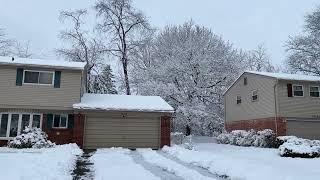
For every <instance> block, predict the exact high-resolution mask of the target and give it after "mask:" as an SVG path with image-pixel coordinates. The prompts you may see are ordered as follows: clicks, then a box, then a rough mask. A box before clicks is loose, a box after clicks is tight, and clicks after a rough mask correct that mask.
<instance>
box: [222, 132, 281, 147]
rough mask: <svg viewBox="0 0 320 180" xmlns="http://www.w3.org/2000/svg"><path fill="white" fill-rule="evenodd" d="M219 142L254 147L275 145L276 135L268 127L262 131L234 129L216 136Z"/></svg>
mask: <svg viewBox="0 0 320 180" xmlns="http://www.w3.org/2000/svg"><path fill="white" fill-rule="evenodd" d="M217 141H218V142H219V143H221V144H232V145H237V146H255V147H268V148H274V147H276V144H277V143H276V136H275V134H274V133H273V131H272V130H270V129H265V130H263V131H258V132H256V131H254V130H253V129H252V130H249V131H245V130H234V131H231V132H230V133H222V134H220V135H219V136H218V137H217Z"/></svg>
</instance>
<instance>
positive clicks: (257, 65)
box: [246, 44, 279, 72]
mask: <svg viewBox="0 0 320 180" xmlns="http://www.w3.org/2000/svg"><path fill="white" fill-rule="evenodd" d="M246 69H247V70H250V71H265V72H276V71H278V69H279V68H276V67H275V66H274V65H273V64H272V62H271V60H270V56H269V55H268V53H267V48H266V47H265V46H264V45H263V44H260V45H258V47H257V48H256V49H254V50H251V51H249V52H247V62H246Z"/></svg>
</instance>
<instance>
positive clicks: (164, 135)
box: [160, 116, 171, 148]
mask: <svg viewBox="0 0 320 180" xmlns="http://www.w3.org/2000/svg"><path fill="white" fill-rule="evenodd" d="M170 120H171V117H170V116H162V117H161V123H160V125H161V137H160V148H162V147H163V146H165V145H167V146H170V132H171V129H170V128H171V127H170V125H171V123H170Z"/></svg>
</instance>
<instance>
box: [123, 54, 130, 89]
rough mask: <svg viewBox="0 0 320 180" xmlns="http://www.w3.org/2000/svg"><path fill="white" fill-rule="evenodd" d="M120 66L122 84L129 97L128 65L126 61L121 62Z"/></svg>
mask: <svg viewBox="0 0 320 180" xmlns="http://www.w3.org/2000/svg"><path fill="white" fill-rule="evenodd" d="M122 66H123V74H124V83H125V86H126V94H127V95H130V94H131V92H130V85H129V77H128V64H127V61H126V59H123V60H122Z"/></svg>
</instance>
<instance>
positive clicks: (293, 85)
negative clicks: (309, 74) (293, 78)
mask: <svg viewBox="0 0 320 180" xmlns="http://www.w3.org/2000/svg"><path fill="white" fill-rule="evenodd" d="M295 86H301V87H302V96H296V95H295V94H294V87H295ZM292 96H293V97H304V86H303V85H301V84H292Z"/></svg>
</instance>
